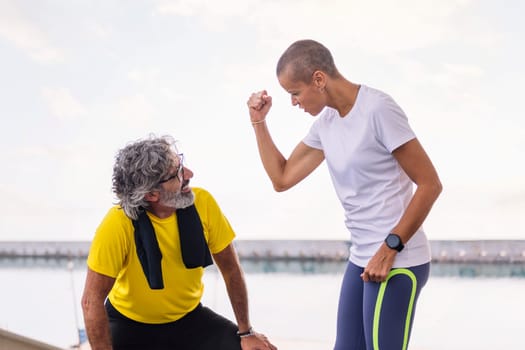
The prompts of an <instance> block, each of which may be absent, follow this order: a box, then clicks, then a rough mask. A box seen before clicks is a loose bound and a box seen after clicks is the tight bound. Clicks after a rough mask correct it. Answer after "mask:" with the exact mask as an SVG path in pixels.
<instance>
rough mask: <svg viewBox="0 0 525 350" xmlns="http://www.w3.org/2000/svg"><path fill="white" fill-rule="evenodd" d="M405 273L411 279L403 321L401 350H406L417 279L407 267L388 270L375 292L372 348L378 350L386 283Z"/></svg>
mask: <svg viewBox="0 0 525 350" xmlns="http://www.w3.org/2000/svg"><path fill="white" fill-rule="evenodd" d="M399 274H403V275H407V276H408V277H410V279H411V280H412V293H411V295H410V302H409V304H408V311H407V318H406V321H405V335H404V338H403V350H406V348H407V346H408V331H409V329H410V318H411V317H412V309H413V308H414V299H415V298H416V287H417V280H416V276H415V275H414V273H413V272H412V271H410V270H408V269H394V270H392V271H390V273H389V274H388V276H387V278H386V280H385V281H384V282H382V283H381V286H380V287H379V293H378V294H377V300H376V308H375V310H374V328H373V337H374V350H379V316H380V315H381V305H382V304H383V297H384V296H385V289H386V285H387V284H388V280H389V279H391V278H392V277H394V276H395V275H399Z"/></svg>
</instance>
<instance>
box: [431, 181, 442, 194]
mask: <svg viewBox="0 0 525 350" xmlns="http://www.w3.org/2000/svg"><path fill="white" fill-rule="evenodd" d="M441 192H443V184H442V183H441V181H440V180H439V179H437V180H436V181H434V183H433V184H432V193H433V194H434V198H436V199H437V198H438V197H439V195H440V194H441Z"/></svg>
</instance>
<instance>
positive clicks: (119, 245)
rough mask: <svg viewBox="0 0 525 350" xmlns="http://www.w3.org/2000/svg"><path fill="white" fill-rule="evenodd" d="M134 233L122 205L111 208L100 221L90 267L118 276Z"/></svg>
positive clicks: (107, 274)
mask: <svg viewBox="0 0 525 350" xmlns="http://www.w3.org/2000/svg"><path fill="white" fill-rule="evenodd" d="M132 233H133V226H132V223H131V220H129V219H127V216H126V215H125V214H124V211H123V210H122V209H121V208H120V207H113V208H111V209H110V210H109V211H108V213H107V214H106V216H105V217H104V219H103V220H102V222H101V223H100V225H99V227H98V228H97V231H96V232H95V237H94V238H93V241H92V242H91V247H90V249H89V255H88V259H87V265H88V267H89V268H90V269H91V270H93V271H95V272H98V273H100V274H103V275H106V276H109V277H113V278H116V277H117V275H118V274H119V272H120V270H121V269H122V266H123V264H124V261H125V260H126V258H127V256H128V252H129V247H130V238H129V237H130V235H131V234H132Z"/></svg>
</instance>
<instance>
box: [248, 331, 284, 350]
mask: <svg viewBox="0 0 525 350" xmlns="http://www.w3.org/2000/svg"><path fill="white" fill-rule="evenodd" d="M241 348H242V350H277V347H276V346H275V345H273V344H272V343H270V341H269V340H268V338H267V337H266V336H265V335H264V334H262V333H257V332H253V335H250V336H248V337H242V338H241Z"/></svg>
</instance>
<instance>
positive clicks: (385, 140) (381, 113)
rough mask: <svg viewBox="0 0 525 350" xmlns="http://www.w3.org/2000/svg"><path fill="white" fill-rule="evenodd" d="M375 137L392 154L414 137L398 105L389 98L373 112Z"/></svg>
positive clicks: (386, 97) (385, 98)
mask: <svg viewBox="0 0 525 350" xmlns="http://www.w3.org/2000/svg"><path fill="white" fill-rule="evenodd" d="M372 118H373V126H374V132H375V136H376V138H377V139H378V141H379V142H381V143H382V144H383V145H384V146H385V148H386V149H387V150H388V151H389V152H390V153H392V152H393V151H395V150H396V149H397V148H398V147H399V146H401V145H403V144H405V143H407V142H408V141H410V140H412V139H414V138H415V137H416V135H415V133H414V131H413V130H412V128H411V127H410V125H409V124H408V118H407V116H406V115H405V113H404V112H403V110H402V109H401V107H399V105H398V104H397V103H396V102H395V101H394V100H393V99H392V98H391V97H389V96H386V95H385V97H384V100H383V103H381V104H379V105H378V106H377V107H376V109H375V110H374V111H373V116H372Z"/></svg>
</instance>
